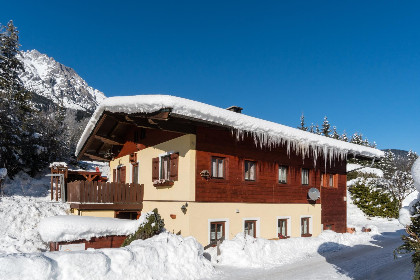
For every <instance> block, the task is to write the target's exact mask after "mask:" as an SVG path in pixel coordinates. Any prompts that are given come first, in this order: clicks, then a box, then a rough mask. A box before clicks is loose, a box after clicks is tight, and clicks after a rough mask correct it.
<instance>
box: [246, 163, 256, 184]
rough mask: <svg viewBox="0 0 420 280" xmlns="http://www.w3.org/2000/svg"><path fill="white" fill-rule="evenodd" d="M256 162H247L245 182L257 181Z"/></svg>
mask: <svg viewBox="0 0 420 280" xmlns="http://www.w3.org/2000/svg"><path fill="white" fill-rule="evenodd" d="M256 164H257V163H256V162H255V161H249V160H246V161H245V180H246V181H255V166H256Z"/></svg>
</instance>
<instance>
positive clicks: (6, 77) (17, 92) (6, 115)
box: [0, 21, 34, 177]
mask: <svg viewBox="0 0 420 280" xmlns="http://www.w3.org/2000/svg"><path fill="white" fill-rule="evenodd" d="M1 30H2V32H1V36H0V101H1V102H0V119H1V122H0V147H1V149H0V166H4V167H6V168H7V169H8V171H9V172H8V174H9V176H11V177H12V176H13V175H14V174H16V173H17V172H18V171H19V170H22V169H23V168H30V167H31V166H32V165H31V163H30V162H26V161H25V155H26V153H27V152H30V151H31V150H33V148H34V147H33V142H32V141H31V140H32V137H33V132H32V126H33V123H32V121H33V118H31V114H32V107H31V104H30V100H31V93H30V92H29V91H27V90H26V89H25V88H24V86H23V83H22V81H21V80H20V79H19V72H21V71H23V70H24V68H23V64H22V63H21V62H20V61H19V59H18V57H17V56H18V55H19V46H20V45H19V32H18V30H17V28H16V27H15V26H14V24H13V21H10V22H9V23H8V24H7V26H6V27H2V28H1Z"/></svg>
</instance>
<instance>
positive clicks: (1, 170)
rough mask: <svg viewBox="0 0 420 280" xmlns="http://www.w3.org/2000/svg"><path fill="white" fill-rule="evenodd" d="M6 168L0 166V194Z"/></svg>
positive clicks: (0, 193)
mask: <svg viewBox="0 0 420 280" xmlns="http://www.w3.org/2000/svg"><path fill="white" fill-rule="evenodd" d="M6 176H7V169H6V168H0V196H3V181H4V179H6Z"/></svg>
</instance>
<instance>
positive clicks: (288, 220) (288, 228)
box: [276, 216, 292, 237]
mask: <svg viewBox="0 0 420 280" xmlns="http://www.w3.org/2000/svg"><path fill="white" fill-rule="evenodd" d="M280 219H287V236H289V237H291V236H292V217H291V216H277V217H276V231H277V229H278V226H279V224H278V222H279V220H280ZM278 234H279V233H278V232H277V235H278Z"/></svg>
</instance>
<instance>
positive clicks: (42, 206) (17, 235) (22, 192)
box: [0, 173, 69, 278]
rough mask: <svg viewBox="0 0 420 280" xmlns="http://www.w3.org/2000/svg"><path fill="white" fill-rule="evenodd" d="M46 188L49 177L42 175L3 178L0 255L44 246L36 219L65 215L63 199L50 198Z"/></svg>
mask: <svg viewBox="0 0 420 280" xmlns="http://www.w3.org/2000/svg"><path fill="white" fill-rule="evenodd" d="M49 188H50V178H47V177H44V176H43V177H41V178H39V179H34V178H31V177H30V176H29V175H27V174H26V173H19V174H17V175H15V177H14V180H10V179H7V180H6V182H5V185H4V193H5V195H6V196H4V197H2V198H0V255H1V254H6V253H18V252H22V253H29V252H39V251H42V250H46V249H47V244H45V243H44V242H43V241H42V239H41V236H40V235H39V233H38V230H37V226H38V223H39V222H40V220H41V219H43V218H45V217H49V216H56V215H65V214H66V213H67V212H68V210H69V205H68V204H66V203H61V202H51V200H50V197H49V193H48V189H49ZM0 278H1V274H0Z"/></svg>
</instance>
